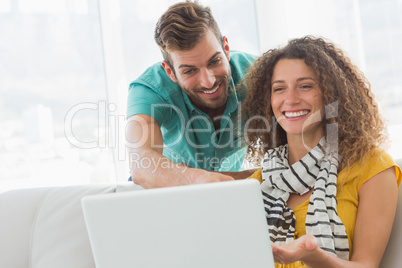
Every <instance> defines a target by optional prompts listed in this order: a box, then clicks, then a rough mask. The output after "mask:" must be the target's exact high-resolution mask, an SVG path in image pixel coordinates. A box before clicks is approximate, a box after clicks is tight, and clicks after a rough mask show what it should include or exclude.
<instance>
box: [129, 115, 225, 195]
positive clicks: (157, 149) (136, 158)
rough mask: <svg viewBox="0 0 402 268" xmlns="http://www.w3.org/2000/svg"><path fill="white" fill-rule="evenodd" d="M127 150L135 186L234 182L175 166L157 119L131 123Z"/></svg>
mask: <svg viewBox="0 0 402 268" xmlns="http://www.w3.org/2000/svg"><path fill="white" fill-rule="evenodd" d="M126 138H127V146H128V149H129V161H130V170H131V177H132V179H133V182H135V183H136V184H139V185H141V186H142V187H144V188H156V187H166V186H176V185H187V184H196V183H206V182H217V181H226V180H233V178H232V177H230V176H227V175H224V174H220V173H216V172H209V171H206V170H201V169H195V168H190V167H187V166H185V165H182V164H176V163H174V162H173V161H171V160H169V159H168V158H166V157H165V156H163V155H162V153H163V137H162V132H161V130H160V127H159V125H158V123H157V122H156V120H155V119H153V118H152V117H150V116H148V115H144V114H138V115H134V116H132V117H130V118H129V119H128V123H127V128H126Z"/></svg>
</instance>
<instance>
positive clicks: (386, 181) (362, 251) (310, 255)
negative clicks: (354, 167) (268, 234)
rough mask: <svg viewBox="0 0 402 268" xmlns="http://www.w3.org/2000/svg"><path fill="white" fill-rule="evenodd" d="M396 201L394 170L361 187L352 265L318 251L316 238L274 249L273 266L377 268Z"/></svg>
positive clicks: (389, 170)
mask: <svg viewBox="0 0 402 268" xmlns="http://www.w3.org/2000/svg"><path fill="white" fill-rule="evenodd" d="M397 199H398V186H397V183H396V174H395V168H394V167H391V168H388V169H386V170H384V171H382V172H380V173H378V174H377V175H375V176H374V177H372V178H371V179H370V180H368V181H367V182H366V183H364V184H363V186H362V187H361V189H360V191H359V207H358V210H357V218H356V226H355V230H354V239H353V240H354V241H353V254H352V256H351V261H346V260H342V259H340V258H337V257H335V256H333V255H332V254H329V253H327V252H325V251H324V250H322V249H320V248H318V246H317V242H316V240H315V238H314V237H313V236H311V235H305V236H302V237H300V238H299V239H297V240H295V241H293V242H291V243H289V244H287V245H285V246H282V247H277V246H273V247H272V250H273V253H274V258H275V261H276V262H279V263H291V262H294V261H302V262H303V263H304V264H306V265H307V266H308V267H328V268H329V267H356V268H357V267H361V268H363V267H364V268H367V267H368V268H370V267H378V265H379V264H380V262H381V258H382V255H383V253H384V250H385V248H386V246H387V243H388V239H389V236H390V233H391V229H392V223H393V221H394V217H395V210H396V204H397Z"/></svg>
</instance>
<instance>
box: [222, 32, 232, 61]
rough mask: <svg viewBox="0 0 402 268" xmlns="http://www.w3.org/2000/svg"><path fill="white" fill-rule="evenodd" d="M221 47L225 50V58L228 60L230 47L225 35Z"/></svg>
mask: <svg viewBox="0 0 402 268" xmlns="http://www.w3.org/2000/svg"><path fill="white" fill-rule="evenodd" d="M223 49H224V50H225V54H226V58H228V61H230V48H229V42H228V38H227V37H226V36H224V37H223Z"/></svg>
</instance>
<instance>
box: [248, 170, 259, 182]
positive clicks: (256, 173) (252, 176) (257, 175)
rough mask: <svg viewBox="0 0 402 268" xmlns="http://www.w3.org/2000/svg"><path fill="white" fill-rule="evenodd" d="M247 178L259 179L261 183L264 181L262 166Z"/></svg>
mask: <svg viewBox="0 0 402 268" xmlns="http://www.w3.org/2000/svg"><path fill="white" fill-rule="evenodd" d="M247 179H256V180H258V181H259V182H260V183H262V168H259V169H257V170H256V171H255V172H254V173H253V175H251V176H250V177H248V178H247Z"/></svg>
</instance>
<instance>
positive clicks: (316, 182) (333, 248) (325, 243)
mask: <svg viewBox="0 0 402 268" xmlns="http://www.w3.org/2000/svg"><path fill="white" fill-rule="evenodd" d="M324 144H325V138H323V139H322V140H321V141H320V142H319V143H318V145H317V146H316V147H315V148H313V149H312V150H311V151H310V152H309V153H308V154H307V155H306V156H304V157H303V158H302V159H300V160H299V161H298V162H296V163H294V164H293V165H292V166H289V164H288V146H287V145H284V146H280V147H277V148H274V149H271V150H269V151H268V152H267V153H266V154H265V157H264V162H263V165H262V181H263V182H262V184H261V189H262V193H263V198H264V205H265V211H266V216H267V220H268V226H269V232H270V238H271V241H272V242H273V243H275V244H277V245H282V244H285V243H288V242H290V241H292V240H293V239H294V234H295V220H296V218H295V215H294V213H293V211H292V210H291V209H290V208H288V207H287V206H286V202H287V200H288V198H289V196H290V194H291V193H297V194H299V195H302V194H305V193H307V192H308V191H310V190H311V189H312V188H314V190H313V192H312V194H311V197H310V203H309V206H308V211H307V216H306V233H307V234H311V235H314V236H315V237H316V238H317V239H318V241H319V247H320V248H322V249H324V250H326V251H328V252H330V253H332V254H334V255H336V256H338V257H339V258H342V259H346V260H347V259H349V242H348V237H347V235H346V231H345V226H344V225H343V223H342V221H341V219H340V218H339V216H338V214H337V211H336V206H337V201H336V181H337V166H338V159H337V157H338V155H337V153H324V152H325V151H326V152H328V151H329V150H325V149H324V147H323V146H324ZM327 149H328V148H327Z"/></svg>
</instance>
